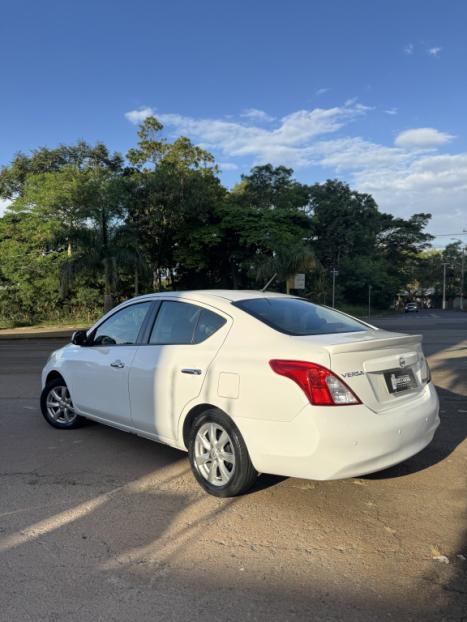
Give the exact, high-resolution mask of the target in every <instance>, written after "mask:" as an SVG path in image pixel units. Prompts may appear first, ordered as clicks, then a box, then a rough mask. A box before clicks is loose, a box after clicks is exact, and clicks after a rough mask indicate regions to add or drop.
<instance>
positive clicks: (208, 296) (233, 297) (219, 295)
mask: <svg viewBox="0 0 467 622" xmlns="http://www.w3.org/2000/svg"><path fill="white" fill-rule="evenodd" d="M164 297H170V298H197V299H199V300H203V299H205V300H213V299H221V300H223V301H228V302H236V301H238V300H247V299H251V298H287V294H279V293H277V292H262V291H259V290H254V289H192V290H185V291H167V292H158V293H151V294H145V295H143V296H139V297H138V298H146V299H147V298H156V299H157V298H164ZM133 300H136V298H133Z"/></svg>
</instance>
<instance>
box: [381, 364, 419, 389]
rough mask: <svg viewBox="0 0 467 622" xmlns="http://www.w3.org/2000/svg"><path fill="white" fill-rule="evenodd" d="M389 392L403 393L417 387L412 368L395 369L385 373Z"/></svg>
mask: <svg viewBox="0 0 467 622" xmlns="http://www.w3.org/2000/svg"><path fill="white" fill-rule="evenodd" d="M384 377H385V379H386V384H387V387H388V390H389V393H401V392H402V391H408V390H409V389H415V388H416V387H417V381H416V380H415V376H414V375H413V371H412V370H411V369H395V370H394V371H389V372H386V373H385V374H384Z"/></svg>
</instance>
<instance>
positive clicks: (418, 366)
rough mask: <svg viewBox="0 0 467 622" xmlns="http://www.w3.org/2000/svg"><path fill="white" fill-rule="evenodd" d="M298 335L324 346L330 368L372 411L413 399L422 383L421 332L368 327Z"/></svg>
mask: <svg viewBox="0 0 467 622" xmlns="http://www.w3.org/2000/svg"><path fill="white" fill-rule="evenodd" d="M299 339H300V340H302V339H306V340H307V341H308V340H309V341H311V340H312V341H313V346H318V347H320V348H322V349H323V350H325V351H326V352H327V353H328V355H329V358H330V369H331V371H333V372H334V373H335V374H336V375H337V376H339V377H340V378H342V379H343V380H344V381H345V383H346V384H347V385H348V386H349V387H350V388H351V389H352V391H354V392H355V394H356V395H357V397H358V398H359V399H360V400H361V401H362V402H363V403H364V404H365V405H366V406H368V407H369V408H371V409H372V410H373V411H375V412H384V411H386V410H389V409H390V408H393V407H394V406H396V405H400V404H401V403H404V402H409V401H411V400H413V399H414V398H416V397H417V396H418V395H419V394H420V392H421V391H422V390H423V388H424V386H425V384H426V381H424V380H423V378H422V375H423V370H424V365H425V363H424V356H423V352H422V348H421V342H422V337H421V335H404V334H402V333H393V332H388V331H385V330H379V329H374V330H373V329H369V330H368V331H365V332H358V333H340V334H332V335H313V337H299ZM310 345H311V344H310Z"/></svg>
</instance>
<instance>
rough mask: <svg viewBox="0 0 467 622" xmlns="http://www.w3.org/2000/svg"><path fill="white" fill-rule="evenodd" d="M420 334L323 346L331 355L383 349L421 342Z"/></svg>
mask: <svg viewBox="0 0 467 622" xmlns="http://www.w3.org/2000/svg"><path fill="white" fill-rule="evenodd" d="M422 340H423V337H422V335H401V334H398V335H397V336H394V337H381V338H376V339H368V340H367V339H365V340H362V341H354V342H352V343H336V344H330V345H324V344H323V346H322V347H323V348H324V349H325V350H327V351H328V352H329V353H330V354H331V355H333V354H341V353H344V352H366V351H368V350H384V349H386V348H394V347H397V346H406V345H407V346H409V345H414V346H415V345H418V344H421V343H422Z"/></svg>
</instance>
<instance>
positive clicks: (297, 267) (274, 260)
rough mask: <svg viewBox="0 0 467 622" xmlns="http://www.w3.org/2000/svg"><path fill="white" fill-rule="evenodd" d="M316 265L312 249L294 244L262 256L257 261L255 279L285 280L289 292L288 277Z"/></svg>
mask: <svg viewBox="0 0 467 622" xmlns="http://www.w3.org/2000/svg"><path fill="white" fill-rule="evenodd" d="M317 265H318V260H317V259H316V257H315V255H314V253H313V251H312V249H311V248H310V247H309V246H306V245H305V244H295V245H293V246H291V247H288V248H286V247H282V248H279V249H277V250H276V251H274V252H273V254H272V255H268V256H266V257H264V256H263V257H262V258H261V259H260V260H259V262H258V263H257V267H256V279H257V281H263V282H265V281H268V280H270V279H271V278H272V277H275V278H277V279H278V280H279V281H281V282H285V290H286V292H287V294H288V293H290V285H289V279H290V277H291V276H293V275H294V274H296V273H297V272H305V271H307V270H313V269H314V268H316V267H317Z"/></svg>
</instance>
